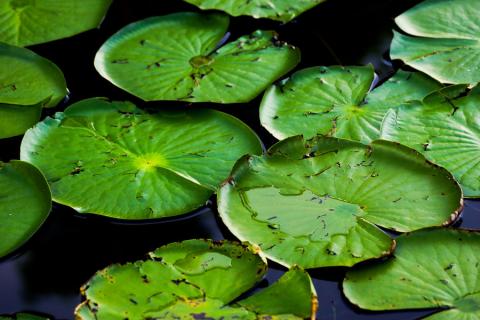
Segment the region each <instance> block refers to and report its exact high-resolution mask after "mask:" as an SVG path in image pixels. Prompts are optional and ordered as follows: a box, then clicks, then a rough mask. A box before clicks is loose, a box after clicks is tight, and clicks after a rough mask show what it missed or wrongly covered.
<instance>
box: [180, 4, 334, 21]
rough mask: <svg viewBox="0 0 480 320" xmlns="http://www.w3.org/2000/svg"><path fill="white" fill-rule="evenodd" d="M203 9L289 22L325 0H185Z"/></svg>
mask: <svg viewBox="0 0 480 320" xmlns="http://www.w3.org/2000/svg"><path fill="white" fill-rule="evenodd" d="M185 1H186V2H188V3H191V4H193V5H196V6H197V7H199V8H201V9H203V10H210V9H216V10H222V11H225V12H227V13H228V14H230V15H232V16H242V15H247V16H252V17H254V18H268V19H272V20H278V21H282V22H288V21H290V20H292V19H294V18H295V17H297V16H299V15H300V14H302V13H303V12H305V11H307V10H309V9H311V8H313V7H315V6H317V5H318V4H320V3H322V2H324V1H325V0H295V1H289V0H185Z"/></svg>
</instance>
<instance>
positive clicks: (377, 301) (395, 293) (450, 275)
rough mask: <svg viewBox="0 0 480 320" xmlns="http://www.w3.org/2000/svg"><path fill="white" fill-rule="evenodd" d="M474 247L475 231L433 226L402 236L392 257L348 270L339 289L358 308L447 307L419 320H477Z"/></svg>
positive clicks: (478, 280) (479, 297)
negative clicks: (433, 227) (341, 287)
mask: <svg viewBox="0 0 480 320" xmlns="http://www.w3.org/2000/svg"><path fill="white" fill-rule="evenodd" d="M479 250H480V234H479V233H478V232H472V231H466V230H454V229H433V230H425V231H417V232H414V233H411V234H407V235H403V236H400V237H398V238H397V249H396V251H395V254H394V258H392V259H390V260H388V261H387V262H385V263H381V264H376V265H365V266H362V267H361V268H358V269H353V270H352V271H350V272H348V273H347V276H346V278H345V281H344V283H343V292H344V293H345V295H346V296H347V298H348V299H349V300H350V301H351V302H352V303H354V304H356V305H358V306H359V307H360V308H363V309H368V310H401V309H426V308H448V310H445V311H442V312H440V313H436V314H433V315H432V316H429V317H426V318H424V319H432V320H433V319H435V320H440V319H442V320H443V319H445V320H446V319H448V320H456V319H458V320H460V319H462V320H463V319H470V320H478V319H480V270H479V268H480V257H479V256H478V252H479ZM366 292H368V294H365V293H366Z"/></svg>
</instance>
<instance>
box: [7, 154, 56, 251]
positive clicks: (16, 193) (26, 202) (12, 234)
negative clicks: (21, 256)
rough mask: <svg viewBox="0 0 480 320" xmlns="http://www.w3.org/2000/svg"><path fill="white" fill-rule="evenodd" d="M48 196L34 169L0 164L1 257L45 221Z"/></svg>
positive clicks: (30, 166) (21, 164) (28, 236)
mask: <svg viewBox="0 0 480 320" xmlns="http://www.w3.org/2000/svg"><path fill="white" fill-rule="evenodd" d="M50 208H51V196H50V190H49V189H48V185H47V182H46V181H45V178H44V177H43V175H42V174H41V173H40V171H38V169H36V168H35V167H34V166H32V165H30V164H28V163H26V162H22V161H11V162H10V163H3V162H0V257H4V256H6V255H8V254H9V253H11V252H12V251H14V250H15V249H17V248H18V247H20V246H21V245H22V244H23V243H25V242H26V241H27V240H28V239H29V238H30V237H31V236H32V235H33V234H34V233H35V232H36V231H37V230H38V228H40V226H41V225H42V223H43V222H44V221H45V219H46V218H47V216H48V214H49V212H50Z"/></svg>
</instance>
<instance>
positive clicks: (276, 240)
mask: <svg viewBox="0 0 480 320" xmlns="http://www.w3.org/2000/svg"><path fill="white" fill-rule="evenodd" d="M461 208H462V193H461V190H460V187H459V186H458V184H457V183H456V182H455V180H454V179H453V177H452V175H451V174H450V173H449V172H448V171H447V170H445V169H443V168H440V167H438V166H435V165H433V164H431V163H430V162H428V161H426V160H425V158H424V157H423V156H422V155H421V154H419V153H417V152H416V151H414V150H412V149H410V148H407V147H404V146H402V145H399V144H396V143H393V142H388V141H383V140H376V141H373V142H372V143H371V144H369V145H366V144H362V143H360V142H354V141H347V140H341V139H336V138H327V137H315V138H313V139H311V140H304V139H303V138H302V137H298V136H297V137H292V138H288V139H286V140H283V141H281V142H279V143H277V144H276V145H274V146H273V147H272V148H271V149H270V150H269V151H268V153H267V155H266V156H262V157H260V156H250V157H244V158H242V159H241V160H239V162H237V164H236V165H235V167H234V169H233V172H232V174H231V177H230V178H229V179H228V180H227V181H226V182H225V183H224V185H223V186H222V188H221V189H220V191H219V194H218V210H219V212H220V216H221V218H222V220H223V222H224V223H225V224H226V226H227V227H228V229H229V230H230V231H231V232H232V233H233V234H234V235H235V236H236V237H238V238H239V239H241V240H242V241H249V242H251V243H253V244H255V245H258V246H259V247H260V248H261V249H262V251H263V252H264V254H265V255H266V256H267V257H268V258H269V259H271V260H273V261H275V262H278V263H280V264H283V265H286V266H291V265H294V264H298V265H300V266H302V267H304V268H316V267H326V266H351V265H354V264H356V263H358V262H360V261H364V260H368V259H373V258H379V257H382V256H385V255H388V254H390V253H391V252H392V251H393V249H394V241H393V240H392V239H391V238H390V237H389V236H388V235H387V234H385V233H384V232H383V231H382V230H381V229H379V228H378V227H377V226H379V227H383V228H386V229H390V230H395V231H401V232H405V231H412V230H416V229H421V228H425V227H430V226H440V225H448V224H450V223H452V221H454V220H455V219H456V218H457V216H458V214H459V212H460V210H461Z"/></svg>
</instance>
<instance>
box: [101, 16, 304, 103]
mask: <svg viewBox="0 0 480 320" xmlns="http://www.w3.org/2000/svg"><path fill="white" fill-rule="evenodd" d="M228 25H229V18H228V16H226V15H223V14H220V13H211V14H199V13H186V12H182V13H174V14H170V15H166V16H160V17H153V18H148V19H145V20H142V21H138V22H135V23H132V24H130V25H128V26H126V27H125V28H123V29H121V30H120V31H119V32H117V33H116V34H115V35H113V36H112V37H111V38H110V39H108V40H107V42H106V43H105V44H104V45H103V46H102V47H101V48H100V50H99V51H98V53H97V56H96V57H95V67H96V68H97V70H98V72H99V73H100V74H101V75H102V76H103V77H104V78H106V79H107V80H109V81H110V82H112V83H113V84H115V85H116V86H118V87H120V88H122V89H124V90H126V91H128V92H130V93H131V94H133V95H135V96H137V97H140V98H142V99H143V100H147V101H151V100H181V101H190V102H219V103H237V102H248V101H250V100H252V99H253V98H255V97H256V96H257V95H258V94H260V93H261V92H262V91H263V90H264V89H265V88H266V87H267V86H268V85H270V84H271V83H272V82H273V81H275V80H277V79H278V78H279V77H281V76H282V75H284V74H285V73H287V72H288V71H290V70H291V69H292V68H294V67H295V66H296V65H297V64H298V62H299V61H300V52H299V50H298V49H296V48H294V47H292V46H290V45H288V44H286V43H284V42H281V41H279V40H278V39H277V35H276V34H275V33H274V32H271V31H256V32H254V33H252V34H251V35H249V36H244V37H241V38H239V39H238V40H236V41H234V42H230V43H228V44H226V45H223V46H222V39H224V37H225V34H226V32H227V30H228ZM132 74H134V75H135V76H134V77H132Z"/></svg>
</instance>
